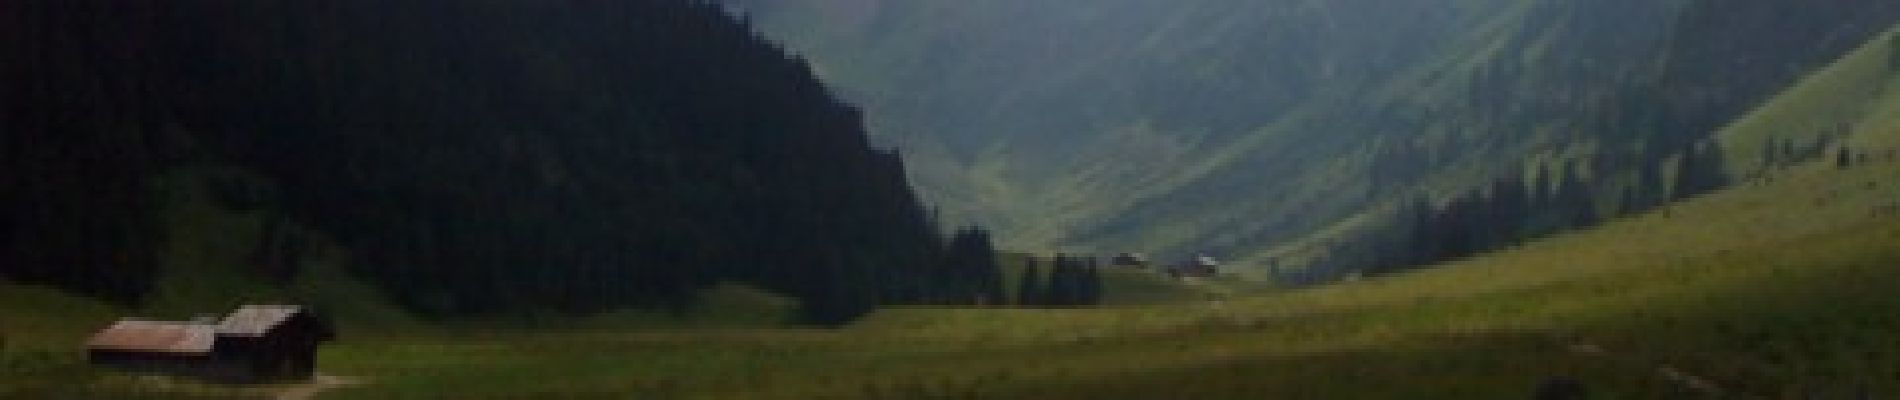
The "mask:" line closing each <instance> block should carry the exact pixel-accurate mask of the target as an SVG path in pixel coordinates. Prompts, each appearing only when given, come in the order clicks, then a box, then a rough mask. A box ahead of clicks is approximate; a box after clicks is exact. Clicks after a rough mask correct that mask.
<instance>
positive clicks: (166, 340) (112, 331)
mask: <svg viewBox="0 0 1900 400" xmlns="http://www.w3.org/2000/svg"><path fill="white" fill-rule="evenodd" d="M334 337H335V332H334V330H333V329H332V328H331V326H330V324H329V322H328V321H326V320H324V319H322V318H320V317H318V316H317V315H315V314H314V313H311V312H310V311H309V310H308V309H307V308H305V307H302V306H292V305H247V306H243V307H240V308H238V309H237V310H236V311H232V312H231V313H230V314H229V315H226V316H224V318H223V319H221V320H215V321H213V320H210V319H204V320H198V321H191V322H168V321H145V320H137V319H126V320H121V321H119V322H117V323H114V324H113V325H112V326H110V327H107V328H105V329H104V330H101V331H99V333H97V334H94V335H93V337H92V339H91V340H88V341H87V343H86V346H87V354H88V357H89V358H90V359H91V361H92V363H93V364H96V365H101V366H107V367H113V368H119V369H124V370H128V371H133V372H140V373H162V374H172V375H182V376H192V377H199V378H204V379H209V380H215V381H227V382H263V381H276V380H301V379H308V378H310V376H311V375H312V374H313V373H314V372H315V370H316V352H317V346H318V345H320V344H322V343H323V342H326V341H329V340H331V339H333V338H334Z"/></svg>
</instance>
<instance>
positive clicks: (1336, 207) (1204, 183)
mask: <svg viewBox="0 0 1900 400" xmlns="http://www.w3.org/2000/svg"><path fill="white" fill-rule="evenodd" d="M732 2H733V3H734V4H736V8H738V9H739V10H740V11H739V12H742V13H745V14H746V15H748V16H750V17H751V18H753V19H754V20H757V21H760V25H761V26H762V27H764V28H765V29H766V30H767V31H768V32H770V33H771V34H772V35H773V36H775V37H777V38H781V39H782V40H785V41H786V42H787V43H788V44H789V45H790V46H791V47H793V48H794V49H796V50H797V51H799V52H801V53H803V54H807V55H809V56H810V57H812V59H813V60H814V62H815V64H816V65H817V66H818V67H819V68H818V71H819V72H820V73H821V75H823V76H824V77H825V78H826V79H827V80H828V81H831V82H833V83H834V84H837V85H840V87H842V88H845V90H844V94H845V95H846V96H847V97H850V98H853V99H856V100H859V101H861V102H863V103H864V104H865V106H866V110H867V112H868V118H870V120H871V121H873V124H872V128H873V130H874V132H873V135H874V137H875V138H877V139H878V140H884V141H887V142H888V143H893V144H898V145H901V146H903V147H902V149H903V151H904V152H905V155H906V156H907V157H909V158H911V161H910V162H911V165H912V166H913V167H914V168H915V170H914V171H912V172H913V174H914V175H915V176H916V178H917V181H918V183H919V185H920V186H921V189H922V191H923V192H924V193H925V194H926V195H927V196H926V197H927V199H928V200H935V201H939V202H943V203H948V204H963V205H965V206H963V207H953V208H948V209H946V210H945V211H946V212H947V214H948V215H949V216H950V217H952V218H957V219H970V220H981V221H993V222H995V223H996V224H998V226H999V230H1000V231H999V237H1000V238H1002V239H1003V240H1004V241H1005V242H1006V243H1010V244H1015V245H1019V246H1025V247H1057V248H1071V249H1084V250H1095V251H1131V250H1140V251H1149V252H1155V253H1160V254H1164V255H1172V256H1179V255H1183V254H1188V253H1194V252H1208V253H1213V254H1217V255H1221V256H1226V257H1229V258H1240V259H1245V260H1247V261H1250V263H1251V264H1255V265H1264V264H1274V263H1276V261H1278V262H1283V263H1284V264H1288V265H1316V266H1320V267H1323V268H1324V269H1329V270H1336V272H1337V271H1345V270H1351V269H1360V268H1366V267H1367V266H1368V265H1372V264H1379V263H1386V262H1389V260H1377V259H1373V258H1371V257H1370V256H1369V255H1373V254H1377V253H1379V252H1378V251H1374V250H1375V249H1372V248H1371V247H1379V246H1387V247H1390V246H1399V244H1393V243H1391V242H1392V241H1393V240H1395V239H1391V238H1389V237H1385V236H1387V235H1388V233H1389V232H1395V231H1404V230H1406V229H1409V228H1408V226H1410V225H1411V224H1412V221H1415V220H1417V219H1418V218H1416V214H1418V213H1421V212H1423V213H1439V212H1441V211H1443V210H1445V209H1448V208H1453V207H1454V206H1453V204H1454V203H1458V202H1459V201H1461V199H1467V198H1472V197H1474V196H1476V197H1482V196H1486V195H1487V193H1490V192H1493V191H1494V190H1493V189H1494V188H1498V187H1506V186H1509V185H1518V186H1521V187H1522V191H1523V192H1524V194H1525V196H1526V197H1527V198H1531V197H1536V198H1538V200H1539V201H1543V202H1546V203H1539V204H1540V205H1547V206H1550V207H1538V209H1535V210H1528V211H1527V212H1526V213H1525V215H1523V216H1521V218H1522V220H1521V221H1516V222H1517V223H1520V224H1522V225H1524V226H1522V227H1511V228H1509V229H1510V230H1513V231H1516V232H1513V233H1511V235H1532V234H1536V233H1540V232H1548V231H1553V230H1561V229H1564V228H1566V227H1568V226H1570V225H1574V224H1575V223H1574V222H1570V221H1566V220H1570V219H1577V218H1581V217H1579V216H1578V215H1579V214H1595V215H1597V216H1602V215H1610V214H1614V213H1617V212H1622V211H1625V209H1628V210H1636V209H1641V208H1643V207H1640V206H1627V207H1626V206H1625V205H1624V204H1621V203H1623V201H1622V200H1623V199H1624V198H1629V199H1631V201H1630V203H1632V204H1635V203H1647V204H1655V203H1659V202H1662V201H1666V200H1667V199H1669V198H1671V197H1677V196H1679V195H1682V194H1684V193H1672V192H1671V191H1672V189H1674V188H1673V187H1671V186H1673V185H1675V181H1676V179H1675V178H1674V176H1675V175H1677V174H1678V173H1677V172H1676V170H1677V169H1680V166H1681V164H1682V163H1680V162H1678V160H1681V159H1685V158H1695V157H1693V156H1695V155H1698V154H1701V155H1702V157H1708V155H1709V154H1716V152H1715V151H1714V150H1716V149H1715V147H1717V146H1721V144H1717V143H1713V142H1709V141H1707V140H1705V139H1706V138H1708V137H1709V135H1710V134H1711V133H1712V132H1714V130H1715V129H1718V128H1720V126H1721V125H1722V124H1724V123H1726V122H1727V121H1730V120H1733V119H1734V118H1737V117H1739V116H1740V115H1741V114H1742V113H1744V112H1746V111H1747V110H1748V109H1750V108H1751V107H1754V106H1755V105H1757V104H1759V103H1760V102H1761V101H1763V100H1764V99H1765V98H1766V97H1767V96H1768V95H1769V94H1771V93H1775V92H1776V91H1778V90H1780V89H1782V88H1785V87H1786V86H1787V85H1788V84H1790V83H1791V82H1792V81H1793V80H1794V79H1796V78H1798V77H1800V76H1802V75H1804V74H1806V73H1808V72H1811V71H1812V70H1813V69H1814V68H1816V67H1818V66H1820V65H1824V64H1825V63H1827V62H1828V61H1831V60H1832V59H1833V58H1835V57H1838V56H1839V55H1841V54H1842V53H1844V52H1845V51H1847V50H1848V49H1851V48H1853V47H1855V46H1858V45H1859V44H1861V43H1862V42H1864V41H1865V40H1866V39H1867V38H1869V37H1870V36H1871V35H1872V34H1873V33H1875V32H1879V31H1881V30H1884V29H1885V28H1886V27H1888V26H1891V25H1892V23H1893V22H1894V21H1896V18H1900V4H1895V3H1893V2H1887V1H1878V0H1844V1H1830V2H1822V3H1813V2H1785V1H1704V0H1672V1H1634V0H1631V1H1623V0H1617V1H1577V0H1522V1H1517V0H1464V1H1451V2H1436V1H1399V2H1391V1H1380V2H1361V1H1343V2H1342V1H1303V0H1274V1H1238V0H1196V1H1180V2H1165V3H1160V2H1147V1H1092V2H1087V4H1085V5H1084V4H1081V3H1080V2H1063V1H1044V2H1009V1H968V2H956V3H938V2H907V1H882V0H802V1H800V0H794V1H747V0H732ZM1810 146H1812V144H1807V143H1803V144H1801V147H1810ZM1707 161H1710V162H1715V163H1720V162H1722V161H1724V160H1707ZM1705 169H1713V170H1720V169H1721V168H1720V167H1719V166H1717V167H1715V168H1705ZM1721 178H1724V177H1720V176H1717V177H1712V179H1715V180H1719V179H1721ZM1646 179H1647V180H1646ZM1718 183H1719V182H1718ZM1566 185H1568V186H1570V187H1571V188H1570V189H1569V190H1571V191H1572V192H1573V193H1569V194H1564V195H1563V196H1558V195H1557V194H1556V193H1555V192H1557V191H1559V190H1563V189H1562V188H1561V187H1562V186H1566ZM1689 186H1698V185H1689ZM1513 191H1515V190H1506V192H1513ZM1692 191H1693V190H1692ZM1625 193H1630V194H1629V195H1625ZM1507 194H1508V193H1507ZM1549 197H1569V198H1571V199H1570V200H1565V201H1552V200H1551V199H1550V198H1549ZM1527 201H1528V200H1527ZM1465 202H1466V203H1470V201H1465ZM1560 203H1561V204H1560ZM1421 204H1422V205H1421ZM1635 205H1640V204H1635ZM1586 208H1587V209H1588V210H1585V209H1586ZM1421 209H1423V210H1425V211H1418V210H1421ZM1582 219H1594V218H1582ZM1481 247H1482V246H1481Z"/></svg>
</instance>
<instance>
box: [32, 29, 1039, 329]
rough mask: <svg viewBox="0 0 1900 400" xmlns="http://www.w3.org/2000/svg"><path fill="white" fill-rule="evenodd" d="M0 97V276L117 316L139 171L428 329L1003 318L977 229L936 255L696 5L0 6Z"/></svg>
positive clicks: (831, 138) (786, 92) (877, 187)
mask: <svg viewBox="0 0 1900 400" xmlns="http://www.w3.org/2000/svg"><path fill="white" fill-rule="evenodd" d="M0 82H4V84H0V170H4V171H6V172H5V173H3V174H0V275H3V276H6V277H8V278H10V279H15V280H21V281H29V282H41V283H48V284H53V285H57V286H61V287H65V288H69V289H73V290H76V291H81V292H85V293H90V294H93V295H97V296H100V297H104V298H109V299H114V300H117V301H121V302H127V303H132V302H136V301H138V300H139V299H140V298H141V297H142V296H143V294H144V293H145V292H146V291H147V290H149V288H150V284H151V282H152V281H153V280H154V277H155V276H156V275H157V274H158V273H160V271H158V269H159V268H158V266H157V264H156V262H155V259H156V255H155V252H157V251H158V249H160V248H162V245H163V243H164V242H165V238H163V237H160V235H158V234H157V232H161V231H162V229H159V228H161V227H160V226H158V225H157V223H158V222H157V219H156V215H157V212H158V210H157V208H156V206H155V205H154V200H153V194H152V190H151V188H150V184H151V182H152V180H153V177H154V176H156V175H157V174H159V173H162V172H163V171H170V170H174V169H175V168H177V167H181V166H186V165H202V164H213V165H226V166H234V167H238V168H242V169H244V170H247V171H252V172H255V173H257V174H259V175H262V176H263V177H265V178H266V180H267V181H268V186H269V189H268V190H266V191H265V192H267V193H269V195H268V196H265V197H264V198H262V199H261V200H260V204H257V205H256V206H257V207H260V208H262V209H266V210H268V211H269V212H271V213H273V214H274V215H280V216H281V218H285V219H288V220H292V221H295V222H297V223H298V224H301V225H304V226H311V227H314V228H316V229H317V230H319V231H321V232H323V233H324V234H326V235H329V236H331V237H333V238H334V239H336V240H337V241H339V242H341V243H342V244H343V245H344V246H345V247H346V248H347V249H348V250H349V252H350V254H352V256H353V258H354V259H353V260H352V262H351V263H350V265H351V269H352V271H353V272H355V273H356V274H357V275H359V276H361V277H364V278H366V279H367V280H368V281H370V282H372V283H374V284H376V285H378V286H380V287H382V288H383V289H384V290H385V291H386V292H387V293H388V294H389V295H390V296H391V297H392V298H394V299H396V300H398V301H399V302H401V303H402V304H405V305H407V306H409V307H412V308H414V309H416V310H419V311H423V312H426V313H430V314H436V315H460V314H471V313H488V312H505V311H515V310H548V309H551V310H560V311H568V312H590V311H595V310H601V309H605V308H610V307H622V306H647V307H680V306H683V305H685V304H687V303H689V302H690V301H691V300H692V294H693V293H694V291H695V290H696V289H698V288H701V287H704V286H705V285H709V284H711V283H713V282H717V281H738V282H748V283H753V284H756V285H759V286H762V287H764V288H767V289H770V290H774V291H777V292H781V293H786V294H789V295H791V296H793V297H796V298H798V299H800V300H802V301H803V304H804V306H805V307H804V311H803V313H804V317H805V319H807V320H810V321H817V322H839V321H843V320H846V319H849V318H851V317H853V316H856V315H860V314H862V313H864V312H866V311H868V310H870V309H871V308H873V307H875V306H876V305H878V304H893V303H923V302H941V301H950V300H952V298H955V301H959V302H961V301H966V300H965V299H969V300H967V301H972V302H996V301H998V298H1000V297H1001V296H1002V295H1001V294H1000V290H995V289H993V288H992V287H993V286H1000V283H993V282H997V281H1000V279H996V278H995V277H993V276H991V275H994V274H992V273H989V272H983V271H978V270H979V269H981V268H982V267H981V265H982V264H985V263H989V264H993V260H987V259H985V258H984V257H985V256H979V255H978V254H979V253H982V254H988V251H987V249H988V246H989V244H988V237H987V234H982V233H980V231H968V230H966V231H965V232H963V233H959V234H958V235H956V237H954V238H951V240H949V241H948V244H947V245H946V243H945V241H944V238H942V237H941V236H940V235H939V234H938V233H937V232H936V230H935V228H934V227H932V226H931V224H930V223H929V222H928V221H927V218H926V216H925V213H924V211H923V209H922V207H921V206H920V204H919V203H918V200H917V199H916V197H915V195H914V194H913V193H912V192H911V190H910V188H909V185H908V183H907V182H906V180H905V174H904V172H903V168H904V166H903V165H902V163H901V162H900V160H899V157H898V155H897V154H896V153H895V152H893V151H882V150H876V149H873V148H871V147H870V146H869V145H868V143H867V140H866V137H865V133H864V128H863V126H862V125H861V119H862V116H861V115H860V112H859V111H858V110H857V109H856V108H854V107H852V106H849V105H846V104H843V103H841V102H839V101H838V100H836V99H835V98H834V97H832V95H831V94H830V93H829V91H828V90H827V89H826V88H825V86H824V85H823V84H821V83H820V82H819V81H818V80H817V79H816V78H814V77H813V75H812V73H811V71H810V69H809V67H808V66H807V65H806V63H805V62H803V60H800V59H798V58H796V57H793V56H788V55H786V54H785V53H784V52H782V51H780V49H778V48H776V47H775V46H774V45H773V44H771V43H769V42H768V41H767V40H765V39H762V38H761V37H759V36H758V35H757V34H756V33H754V32H753V31H752V30H751V29H750V27H749V26H746V25H745V24H744V22H741V21H735V20H733V19H732V18H730V16H729V15H727V14H726V13H725V12H724V11H723V10H722V9H721V8H720V7H719V6H717V5H712V4H707V3H704V2H700V1H692V0H620V1H580V0H547V1H540V0H536V1H526V0H522V1H480V2H478V1H464V0H326V1H304V0H245V1H221V0H182V1H117V0H21V1H8V2H0ZM266 241H267V242H271V241H275V240H266ZM946 260H948V261H946ZM946 271H950V272H946ZM951 272H954V273H951ZM949 275H954V276H955V277H956V279H948V280H947V279H944V278H945V277H946V276H949ZM940 285H953V286H955V288H954V289H951V288H946V287H943V286H940ZM973 287H983V289H971V288H973Z"/></svg>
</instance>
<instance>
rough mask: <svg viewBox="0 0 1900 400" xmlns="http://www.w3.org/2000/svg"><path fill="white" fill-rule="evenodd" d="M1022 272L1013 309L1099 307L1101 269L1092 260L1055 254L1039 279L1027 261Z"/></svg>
mask: <svg viewBox="0 0 1900 400" xmlns="http://www.w3.org/2000/svg"><path fill="white" fill-rule="evenodd" d="M1026 262H1027V263H1028V264H1027V265H1026V267H1025V268H1023V276H1022V279H1021V280H1020V281H1019V282H1018V283H1019V286H1018V287H1017V290H1016V305H1018V306H1023V307H1081V306H1092V305H1098V304H1101V303H1102V273H1101V266H1100V265H1099V264H1097V263H1096V260H1095V258H1094V257H1074V256H1070V255H1067V254H1057V255H1056V256H1055V257H1054V258H1053V259H1051V260H1050V267H1051V268H1052V269H1051V270H1050V271H1049V273H1048V275H1043V274H1042V273H1041V270H1040V268H1038V267H1037V264H1036V259H1035V258H1034V257H1031V258H1029V259H1027V261H1026Z"/></svg>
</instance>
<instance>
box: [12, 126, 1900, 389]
mask: <svg viewBox="0 0 1900 400" xmlns="http://www.w3.org/2000/svg"><path fill="white" fill-rule="evenodd" d="M1895 204H1900V163H1893V162H1880V163H1873V164H1866V165H1862V166H1857V167H1852V168H1848V169H1838V168H1835V167H1834V166H1833V165H1831V164H1828V165H1821V164H1820V163H1816V164H1812V165H1808V166H1802V167H1796V168H1792V169H1788V170H1784V171H1781V172H1778V173H1777V174H1775V177H1774V178H1773V179H1772V182H1769V181H1762V182H1750V183H1745V184H1743V185H1741V186H1739V187H1738V188H1736V189H1733V190H1729V191H1726V192H1722V193H1719V194H1716V195H1712V196H1709V197H1705V198H1701V199H1696V200H1692V201H1689V202H1686V203H1680V204H1677V205H1673V206H1670V207H1667V208H1663V209H1658V210H1656V211H1654V212H1651V213H1648V214H1644V215H1640V216H1634V217H1630V218H1626V219H1622V220H1617V221H1612V222H1610V223H1608V224H1606V225H1604V226H1601V227H1598V228H1595V229H1592V230H1588V231H1582V232H1577V233H1573V234H1568V235H1565V236H1560V237H1556V238H1552V239H1550V240H1545V241H1540V242H1536V243H1533V244H1529V245H1526V246H1524V247H1521V248H1516V249H1511V250H1508V251H1504V252H1500V253H1496V254H1491V255H1486V256H1482V257H1477V258H1474V259H1470V260H1465V261H1461V262H1456V263H1452V264H1451V265H1447V266H1444V267H1442V268H1436V269H1431V270H1425V271H1420V272H1416V273H1412V274H1408V275H1402V276H1395V277H1389V278H1383V279H1374V280H1366V281H1361V282H1354V283H1346V284H1339V285H1333V286H1327V287H1319V288H1313V289H1303V290H1290V291H1281V292H1273V293H1266V294H1259V295H1253V296H1243V297H1236V298H1229V299H1226V300H1223V301H1219V302H1210V301H1194V302H1186V303H1179V304H1172V305H1153V306H1117V307H1109V308H1103V309H1077V310H996V309H990V310H985V309H893V310H885V311H881V312H879V313H876V314H873V315H872V316H870V317H868V318H866V319H864V320H862V321H860V322H858V323H856V324H854V325H852V326H850V327H847V328H844V329H839V330H799V329H681V330H675V331H654V330H640V331H626V330H598V331H562V332H513V333H507V332H483V333H454V332H434V333H427V334H413V335H405V334H375V335H357V336H346V339H345V340H343V341H341V342H339V343H337V344H336V345H334V346H330V347H329V348H327V350H325V352H324V353H323V354H322V360H321V361H320V365H321V368H323V369H324V370H325V371H326V372H327V373H331V374H336V375H342V376H353V377H363V378H365V380H366V381H367V382H369V383H368V384H364V385H359V386H350V387H343V388H336V389H332V390H329V391H325V392H323V393H321V394H320V396H319V398H338V399H343V398H349V399H385V398H444V397H453V398H629V397H633V398H707V399H720V398H730V399H761V398H767V399H769V398H786V399H804V398H839V399H857V398H869V399H877V398H892V399H917V398H1025V399H1027V398H1036V399H1048V398H1076V399H1099V398H1287V399H1308V398H1311V399H1318V398H1326V399H1333V398H1408V399H1418V398H1447V399H1451V398H1458V399H1471V398H1527V397H1528V396H1530V393H1531V392H1532V391H1533V390H1534V388H1535V387H1536V386H1537V385H1538V384H1539V383H1540V382H1543V381H1546V380H1549V379H1551V378H1555V377H1568V378H1571V379H1575V380H1577V381H1580V382H1582V383H1583V384H1584V385H1585V387H1586V388H1587V390H1588V391H1589V392H1590V393H1591V394H1592V396H1593V397H1592V398H1684V397H1687V398H1697V397H1703V398H1725V399H1727V398H1796V397H1801V396H1809V395H1818V396H1824V397H1822V398H1854V397H1851V396H1856V395H1860V394H1862V393H1867V394H1873V395H1885V396H1894V395H1900V343H1896V342H1894V341H1893V340H1892V338H1893V337H1895V335H1896V334H1897V333H1900V297H1896V296H1893V295H1892V293H1895V292H1900V213H1896V212H1894V211H1893V210H1894V207H1896V206H1895ZM9 288H10V289H11V287H9ZM9 311H10V312H12V311H15V310H9ZM14 314H16V315H14V316H12V317H9V318H12V319H8V320H0V323H7V322H14V323H19V322H21V321H29V320H30V319H23V318H28V317H21V316H19V315H17V314H31V313H24V312H15V313H14ZM0 326H9V327H12V326H21V325H0ZM59 329H63V330H73V331H76V332H82V333H77V334H75V335H83V329H84V328H81V327H80V326H78V325H77V324H75V326H72V327H63V328H59ZM9 334H13V332H9ZM20 343H21V344H20V345H17V346H15V350H16V351H14V353H15V354H16V355H17V354H25V353H21V352H19V351H17V350H18V349H19V348H21V347H25V346H28V345H30V344H31V343H32V342H30V341H24V342H20ZM45 358H47V359H49V360H52V361H45V363H47V364H49V365H54V367H43V368H37V369H35V368H33V367H31V366H28V364H30V363H31V362H29V361H23V360H22V357H18V356H14V357H10V359H9V360H8V362H9V363H10V364H8V365H9V368H13V369H15V370H18V371H26V373H20V374H15V375H12V377H9V378H5V379H0V397H23V398H45V397H46V396H48V395H51V396H54V397H87V396H93V397H123V396H121V395H129V394H139V395H143V396H149V397H153V398H256V397H266V396H268V395H269V392H267V391H256V390H248V391H247V390H228V389H221V388H210V387H202V386H197V385H192V384H189V383H181V382H172V381H163V380H156V381H155V380H146V379H143V378H130V377H119V376H115V375H112V374H101V373H97V372H78V371H74V369H77V368H80V367H78V366H63V367H62V366H59V365H63V363H62V362H61V361H59V360H60V356H58V355H52V356H47V357H45ZM49 371H52V372H49ZM59 371H65V372H59ZM67 395H73V396H67Z"/></svg>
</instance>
